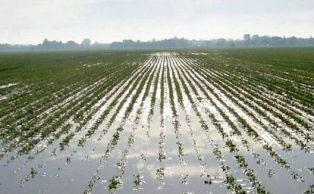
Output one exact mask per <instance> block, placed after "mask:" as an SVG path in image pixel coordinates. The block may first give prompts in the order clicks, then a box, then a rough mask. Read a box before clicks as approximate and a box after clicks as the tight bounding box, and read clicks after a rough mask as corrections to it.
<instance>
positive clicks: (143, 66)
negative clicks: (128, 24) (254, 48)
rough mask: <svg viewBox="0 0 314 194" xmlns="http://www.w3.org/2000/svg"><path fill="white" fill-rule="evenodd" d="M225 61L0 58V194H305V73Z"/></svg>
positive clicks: (309, 165)
mask: <svg viewBox="0 0 314 194" xmlns="http://www.w3.org/2000/svg"><path fill="white" fill-rule="evenodd" d="M232 52H233V51H230V52H227V51H226V52H222V51H210V52H209V51H206V50H205V51H176V52H174V51H167V52H151V51H150V52H148V51H147V52H144V51H143V52H129V53H128V52H113V53H102V52H97V53H93V52H91V53H66V54H61V53H46V54H45V55H43V54H34V55H31V54H30V55H28V56H24V57H23V58H16V57H15V56H14V55H13V54H12V55H11V56H10V54H8V56H1V57H2V58H5V59H3V60H1V61H0V64H2V65H3V66H2V67H1V66H0V68H2V69H0V172H1V173H0V193H2V194H11V193H32V194H34V193H182V194H188V193H195V194H196V193H291V194H295V193H304V192H306V193H311V186H312V185H314V101H313V98H314V71H313V67H312V66H310V67H308V66H306V64H307V63H309V62H308V61H304V62H303V63H302V62H298V64H295V65H294V66H293V67H292V66H290V65H289V64H286V62H287V61H285V60H284V59H285V57H283V56H282V58H280V57H278V58H276V59H274V58H271V57H270V54H265V56H263V57H264V59H265V63H263V62H261V61H260V60H261V58H260V57H258V56H256V57H255V56H254V55H253V54H254V53H253V54H252V53H251V54H248V56H249V57H247V58H246V57H243V56H242V53H243V52H244V51H243V52H239V53H237V52H234V53H232ZM270 53H271V52H270ZM255 54H256V53H255ZM256 55H257V54H256ZM261 55H262V54H261ZM278 56H281V53H278ZM267 57H268V58H267ZM305 58H306V57H305ZM19 60H20V61H19ZM278 61H279V62H280V61H282V63H279V62H278ZM295 61H298V60H295ZM292 62H293V61H292ZM28 63H31V64H32V65H29V66H28ZM282 64H284V65H282ZM312 65H313V64H312ZM312 187H313V186H312Z"/></svg>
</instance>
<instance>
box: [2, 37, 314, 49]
mask: <svg viewBox="0 0 314 194" xmlns="http://www.w3.org/2000/svg"><path fill="white" fill-rule="evenodd" d="M247 46H314V38H313V37H310V38H297V37H294V36H292V37H279V36H259V35H252V36H251V35H250V34H245V35H244V36H243V39H224V38H221V39H213V40H188V39H184V38H177V37H174V38H170V39H164V40H158V41H157V40H152V41H140V40H137V41H134V40H123V41H121V42H112V43H111V44H106V43H98V42H95V43H91V40H90V39H84V40H83V41H82V42H81V43H80V44H79V43H76V42H74V41H72V40H70V41H68V42H66V43H63V42H61V41H55V40H53V41H49V40H47V39H45V40H44V41H43V42H42V43H41V44H38V45H10V44H0V51H10V50H12V51H15V50H75V49H133V48H138V49H141V48H143V49H145V48H192V47H247Z"/></svg>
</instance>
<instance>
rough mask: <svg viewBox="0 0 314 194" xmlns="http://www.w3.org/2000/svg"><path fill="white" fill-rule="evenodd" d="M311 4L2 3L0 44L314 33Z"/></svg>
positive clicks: (292, 0) (243, 0) (176, 0)
mask: <svg viewBox="0 0 314 194" xmlns="http://www.w3.org/2000/svg"><path fill="white" fill-rule="evenodd" d="M313 10H314V1H312V0H263V1H260V0H225V1H222V0H0V42H9V43H39V42H41V41H42V40H43V39H44V38H48V39H57V40H62V41H66V40H75V41H78V42H79V41H80V40H81V39H83V38H85V37H89V38H91V39H92V40H97V41H100V42H111V41H115V40H121V39H124V38H132V39H141V40H150V39H152V38H156V39H162V38H169V37H173V36H179V37H186V38H196V39H210V38H219V37H226V38H240V37H241V36H242V34H243V33H257V34H269V35H286V36H291V35H295V36H311V35H313V34H314V27H313V24H314V12H313Z"/></svg>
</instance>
